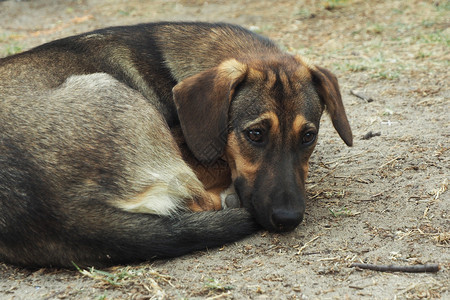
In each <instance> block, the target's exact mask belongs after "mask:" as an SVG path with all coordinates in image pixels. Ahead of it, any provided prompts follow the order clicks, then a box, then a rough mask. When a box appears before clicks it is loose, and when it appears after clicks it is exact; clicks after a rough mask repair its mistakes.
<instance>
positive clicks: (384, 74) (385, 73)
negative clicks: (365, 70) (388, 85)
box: [372, 70, 400, 80]
mask: <svg viewBox="0 0 450 300" xmlns="http://www.w3.org/2000/svg"><path fill="white" fill-rule="evenodd" d="M372 77H373V78H379V79H387V80H394V79H398V78H399V77H400V74H399V73H398V72H397V71H393V70H380V71H378V72H376V73H375V74H373V76H372Z"/></svg>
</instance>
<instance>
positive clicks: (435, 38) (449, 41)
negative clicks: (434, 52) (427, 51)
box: [417, 31, 450, 46]
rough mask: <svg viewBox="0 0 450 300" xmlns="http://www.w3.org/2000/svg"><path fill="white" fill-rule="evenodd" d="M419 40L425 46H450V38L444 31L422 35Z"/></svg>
mask: <svg viewBox="0 0 450 300" xmlns="http://www.w3.org/2000/svg"><path fill="white" fill-rule="evenodd" d="M417 39H418V40H419V41H420V42H422V43H425V44H444V45H446V46H450V36H449V35H448V34H446V33H445V32H443V31H435V32H432V33H427V34H421V35H419V36H418V37H417Z"/></svg>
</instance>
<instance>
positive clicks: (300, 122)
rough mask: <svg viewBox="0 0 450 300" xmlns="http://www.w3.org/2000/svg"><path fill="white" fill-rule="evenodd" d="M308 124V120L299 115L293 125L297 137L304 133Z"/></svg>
mask: <svg viewBox="0 0 450 300" xmlns="http://www.w3.org/2000/svg"><path fill="white" fill-rule="evenodd" d="M306 123H307V121H306V119H305V117H304V116H302V115H297V116H296V117H295V119H294V122H293V123H292V131H293V132H294V134H295V135H298V134H300V132H301V131H302V128H303V126H305V124H306Z"/></svg>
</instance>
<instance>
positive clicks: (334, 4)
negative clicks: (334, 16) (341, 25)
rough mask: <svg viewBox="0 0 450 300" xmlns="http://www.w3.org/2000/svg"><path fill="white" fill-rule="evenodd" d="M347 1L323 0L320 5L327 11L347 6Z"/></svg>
mask: <svg viewBox="0 0 450 300" xmlns="http://www.w3.org/2000/svg"><path fill="white" fill-rule="evenodd" d="M347 2H348V0H323V1H322V5H323V7H324V8H325V9H327V10H333V9H336V8H341V7H343V6H345V5H346V4H347Z"/></svg>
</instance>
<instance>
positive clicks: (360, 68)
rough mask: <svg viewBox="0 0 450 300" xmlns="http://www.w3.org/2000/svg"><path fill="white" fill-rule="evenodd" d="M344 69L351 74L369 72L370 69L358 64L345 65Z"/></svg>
mask: <svg viewBox="0 0 450 300" xmlns="http://www.w3.org/2000/svg"><path fill="white" fill-rule="evenodd" d="M343 69H345V70H348V71H351V72H362V71H367V70H368V67H367V66H366V65H364V64H358V63H348V62H347V63H344V66H343Z"/></svg>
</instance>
